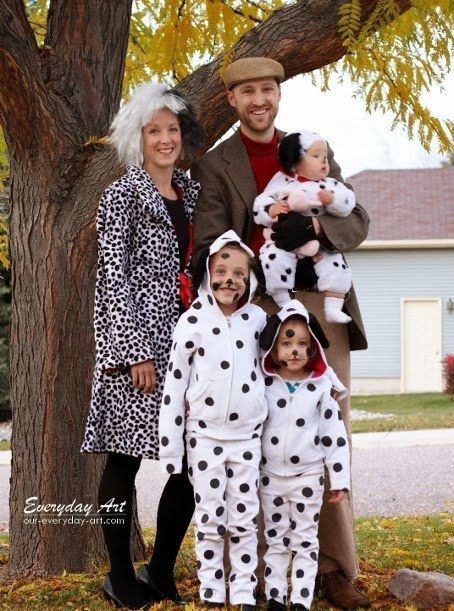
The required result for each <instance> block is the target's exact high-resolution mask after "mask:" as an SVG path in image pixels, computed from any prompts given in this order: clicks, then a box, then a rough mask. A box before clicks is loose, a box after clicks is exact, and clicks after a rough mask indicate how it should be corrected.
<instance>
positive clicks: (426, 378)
mask: <svg viewBox="0 0 454 611" xmlns="http://www.w3.org/2000/svg"><path fill="white" fill-rule="evenodd" d="M441 342H442V322H441V299H437V298H434V299H431V298H428V297H421V298H418V297H410V298H403V299H402V391H403V392H440V391H441V390H442V364H441Z"/></svg>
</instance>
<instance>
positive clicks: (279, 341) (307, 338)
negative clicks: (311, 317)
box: [271, 318, 313, 380]
mask: <svg viewBox="0 0 454 611" xmlns="http://www.w3.org/2000/svg"><path fill="white" fill-rule="evenodd" d="M312 341H313V340H312V338H311V335H310V332H309V328H308V326H307V324H306V323H305V322H304V320H303V319H301V320H300V319H299V318H297V319H292V320H288V321H284V322H283V323H282V325H281V328H280V329H279V333H278V336H277V338H276V340H275V342H274V345H273V348H272V351H271V356H272V358H273V359H274V362H275V363H277V364H278V373H279V374H280V375H281V376H282V377H283V378H284V379H295V380H296V379H302V378H305V377H306V376H307V372H306V371H305V366H306V365H307V363H308V361H309V352H310V347H311V345H312Z"/></svg>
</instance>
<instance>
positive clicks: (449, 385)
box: [443, 354, 454, 396]
mask: <svg viewBox="0 0 454 611" xmlns="http://www.w3.org/2000/svg"><path fill="white" fill-rule="evenodd" d="M443 377H444V382H445V388H444V391H445V393H447V394H448V395H453V396H454V354H447V355H446V356H445V358H444V359H443Z"/></svg>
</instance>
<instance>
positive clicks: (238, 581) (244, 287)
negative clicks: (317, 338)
mask: <svg viewBox="0 0 454 611" xmlns="http://www.w3.org/2000/svg"><path fill="white" fill-rule="evenodd" d="M208 255H209V256H208ZM253 258H254V254H253V252H252V251H251V250H250V249H249V248H248V247H247V246H245V245H244V244H243V243H242V242H241V241H240V238H239V237H238V236H237V234H236V233H235V232H234V231H232V230H230V231H227V232H226V233H224V234H223V235H222V236H220V237H219V238H218V239H217V240H216V241H215V242H213V244H212V245H211V247H210V249H209V252H207V258H206V264H205V263H204V266H205V274H204V279H203V281H202V284H201V287H200V289H199V293H198V297H197V299H196V301H194V303H193V304H192V305H191V307H190V308H189V310H188V311H187V312H185V313H184V314H183V315H182V316H181V318H180V319H179V321H178V323H177V325H176V327H175V332H174V338H173V339H174V344H173V349H172V351H171V356H170V362H169V367H168V373H167V376H166V381H165V386H164V392H163V402H162V406H161V413H160V420H159V436H160V464H161V467H162V470H163V471H164V472H165V473H179V472H180V471H181V463H182V457H183V454H184V446H185V443H184V434H185V435H186V445H187V453H188V465H189V469H188V471H189V476H190V479H191V482H192V484H193V486H194V494H195V501H196V508H195V522H196V543H195V544H196V553H197V559H198V576H199V580H200V597H201V599H202V602H203V603H204V604H209V605H210V606H216V605H222V604H223V603H225V598H226V591H225V576H224V566H223V552H224V536H223V535H224V533H225V532H226V531H228V532H229V537H230V539H229V551H230V563H231V572H230V578H229V580H230V604H234V605H242V607H243V609H246V608H247V607H248V606H249V605H251V606H252V608H255V607H253V605H255V586H256V577H255V575H254V571H255V569H256V565H257V526H256V523H257V514H258V511H259V500H258V479H259V465H260V458H261V451H260V436H261V432H262V423H263V422H264V420H265V418H266V403H265V387H264V379H263V374H262V371H261V368H260V362H259V359H260V354H259V345H258V339H259V333H260V332H261V330H262V329H263V327H264V325H265V322H266V314H265V312H264V311H263V310H262V309H261V308H259V307H258V306H256V305H253V304H251V303H250V301H251V298H252V296H253V294H254V291H255V289H256V287H257V280H256V277H255V275H254V273H253V272H252V269H251V265H252V262H253Z"/></svg>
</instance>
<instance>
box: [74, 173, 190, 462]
mask: <svg viewBox="0 0 454 611" xmlns="http://www.w3.org/2000/svg"><path fill="white" fill-rule="evenodd" d="M172 180H173V182H174V183H175V184H176V185H177V186H178V187H179V188H180V189H181V191H182V193H183V201H184V207H185V212H186V216H187V218H188V220H189V221H190V222H192V213H193V209H194V206H195V204H196V201H197V197H198V194H199V190H200V186H199V184H198V183H197V182H195V181H193V180H190V179H189V178H188V177H187V175H186V174H185V172H183V171H182V170H179V169H175V170H174V174H173V179H172ZM97 231H98V271H97V280H96V291H95V311H94V333H95V343H96V362H95V369H94V375H93V389H92V398H91V405H90V411H89V414H88V419H87V423H86V428H85V437H84V441H83V444H82V448H81V451H82V452H119V453H122V454H127V455H129V456H136V457H142V458H152V459H157V458H158V451H159V443H158V419H159V408H160V404H161V398H162V390H163V386H164V379H165V372H166V369H167V362H168V360H169V353H170V349H171V345H172V333H173V329H174V327H175V325H176V323H177V320H178V313H179V285H178V282H179V271H180V258H179V251H178V242H177V237H176V233H175V230H174V228H173V225H172V222H171V219H170V216H169V213H168V212H167V209H166V207H165V204H164V202H163V200H162V197H161V195H160V194H159V192H158V190H157V188H156V186H155V185H154V183H153V181H152V179H151V178H150V176H149V175H148V174H147V172H145V170H143V169H141V168H138V167H136V166H133V165H129V166H128V167H127V169H126V172H125V174H124V175H123V176H122V177H120V178H119V179H118V180H117V181H115V182H114V183H112V184H111V185H110V186H109V187H108V188H107V189H106V191H105V192H104V194H103V196H102V198H101V201H100V204H99V209H98V217H97ZM184 271H185V273H186V274H189V275H190V273H191V272H190V269H189V266H187V268H186V269H185V270H184ZM147 359H152V360H153V361H154V364H155V367H156V377H157V388H156V391H155V392H154V393H151V394H145V393H143V392H142V391H141V390H138V389H135V388H134V387H133V386H132V380H131V371H130V366H131V365H133V364H135V363H140V362H142V361H145V360H147Z"/></svg>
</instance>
